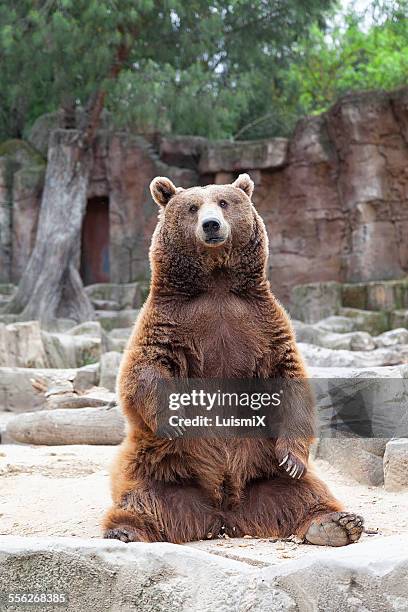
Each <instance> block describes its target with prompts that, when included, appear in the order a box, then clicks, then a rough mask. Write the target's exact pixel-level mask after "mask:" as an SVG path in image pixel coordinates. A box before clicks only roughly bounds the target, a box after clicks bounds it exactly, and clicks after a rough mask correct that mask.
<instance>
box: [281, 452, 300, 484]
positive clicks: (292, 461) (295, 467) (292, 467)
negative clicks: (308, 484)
mask: <svg viewBox="0 0 408 612" xmlns="http://www.w3.org/2000/svg"><path fill="white" fill-rule="evenodd" d="M279 467H281V468H283V469H284V470H285V471H286V472H287V473H288V474H289V476H290V477H291V478H297V479H298V480H299V478H301V477H302V476H303V474H304V472H305V466H304V465H303V463H302V462H301V461H300V459H297V458H296V457H295V456H294V455H292V453H288V454H287V455H286V456H285V457H284V458H283V459H282V461H281V462H280V463H279Z"/></svg>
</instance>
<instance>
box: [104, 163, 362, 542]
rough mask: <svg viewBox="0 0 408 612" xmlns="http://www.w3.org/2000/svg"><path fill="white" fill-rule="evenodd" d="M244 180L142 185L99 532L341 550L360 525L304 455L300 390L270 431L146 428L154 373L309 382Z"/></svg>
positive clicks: (309, 411)
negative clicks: (146, 250) (138, 260)
mask: <svg viewBox="0 0 408 612" xmlns="http://www.w3.org/2000/svg"><path fill="white" fill-rule="evenodd" d="M253 187H254V185H253V182H252V180H251V179H250V177H249V176H248V175H247V174H242V175H240V176H239V177H238V178H237V180H236V181H235V182H233V183H232V184H230V185H207V186H205V187H192V188H189V189H182V188H176V187H175V186H174V185H173V183H172V182H171V181H170V180H169V179H167V178H163V177H158V178H156V179H154V180H153V181H152V183H151V186H150V189H151V193H152V196H153V199H154V200H155V201H156V203H157V204H158V205H159V207H160V213H159V220H158V224H157V227H156V229H155V231H154V235H153V239H152V244H151V248H150V263H151V270H152V280H151V288H150V294H149V297H148V299H147V301H146V303H145V304H144V306H143V308H142V310H141V312H140V315H139V317H138V320H137V322H136V325H135V327H134V330H133V333H132V336H131V338H130V340H129V342H128V345H127V348H126V351H125V354H124V357H123V361H122V364H121V368H120V372H119V377H118V397H119V403H120V405H121V408H122V410H123V412H124V415H125V417H126V420H127V434H126V439H125V440H124V442H123V443H122V445H121V447H120V450H119V454H118V457H117V460H116V462H115V463H114V466H113V469H112V497H113V507H112V508H111V509H110V510H109V511H108V513H107V515H106V516H105V518H104V522H103V528H104V537H106V538H116V539H119V540H122V541H124V542H130V541H132V542H134V541H142V542H157V541H167V542H175V543H182V542H188V541H193V540H200V539H206V538H217V537H219V536H221V535H222V534H226V535H227V536H229V537H243V536H244V535H250V536H253V537H258V538H285V537H288V536H290V535H296V536H298V537H299V538H302V540H303V541H305V542H308V543H312V544H318V545H330V546H343V545H346V544H349V543H351V542H356V541H357V540H358V539H359V538H360V535H361V533H362V531H363V519H362V518H361V517H359V516H357V515H356V514H353V513H351V512H345V511H344V510H343V508H342V505H341V504H340V503H339V501H337V500H336V499H335V498H334V497H333V495H332V494H331V493H330V491H329V490H328V488H327V486H326V485H325V484H324V483H323V482H322V481H321V480H320V479H319V478H318V477H317V476H316V474H314V473H313V468H312V466H311V465H310V463H309V448H310V445H311V443H312V442H313V438H314V419H315V410H314V405H313V399H312V395H311V394H302V395H301V397H300V398H297V397H295V394H293V397H292V398H291V399H290V401H289V402H286V403H285V404H284V406H283V412H282V414H283V421H284V427H283V430H282V435H279V436H275V437H269V438H268V437H231V438H217V437H216V438H214V437H200V438H198V437H196V438H191V437H183V436H175V437H173V438H172V439H168V438H164V437H159V436H158V435H156V425H157V411H158V393H159V392H158V388H159V384H160V382H161V381H163V380H165V381H166V380H168V381H171V380H172V379H174V378H203V379H235V378H240V379H252V378H258V379H269V378H274V377H279V378H281V379H284V380H292V379H293V380H296V379H302V380H303V379H306V378H307V376H306V372H305V367H304V365H303V363H302V359H301V357H300V354H299V351H298V349H297V346H296V342H295V338H294V332H293V330H292V326H291V323H290V320H289V318H288V316H287V314H286V313H285V311H284V309H283V307H282V306H281V305H280V304H279V302H278V301H277V300H276V299H275V297H274V296H273V294H272V292H271V289H270V284H269V281H268V280H267V276H266V264H267V256H268V239H267V235H266V230H265V226H264V223H263V221H262V219H261V218H260V216H259V215H258V213H257V212H256V210H255V208H254V205H253V204H252V202H251V196H252V192H253ZM178 433H180V432H178Z"/></svg>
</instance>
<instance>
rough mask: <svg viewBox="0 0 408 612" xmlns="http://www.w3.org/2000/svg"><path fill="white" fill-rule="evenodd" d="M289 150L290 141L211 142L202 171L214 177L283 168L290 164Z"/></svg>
mask: <svg viewBox="0 0 408 612" xmlns="http://www.w3.org/2000/svg"><path fill="white" fill-rule="evenodd" d="M287 149H288V140H287V139H286V138H269V139H267V140H250V141H241V142H234V141H231V140H218V141H215V142H207V146H206V147H205V149H204V151H203V152H202V155H201V158H200V163H199V171H200V173H201V174H210V173H214V172H215V173H216V172H239V171H247V170H250V169H251V168H254V169H266V168H268V169H269V168H280V167H282V166H283V165H284V164H285V163H286V158H287Z"/></svg>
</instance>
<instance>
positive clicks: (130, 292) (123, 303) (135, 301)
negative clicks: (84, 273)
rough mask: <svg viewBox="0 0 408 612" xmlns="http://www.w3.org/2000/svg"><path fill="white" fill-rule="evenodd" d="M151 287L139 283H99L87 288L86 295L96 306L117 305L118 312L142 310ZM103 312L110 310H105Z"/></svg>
mask: <svg viewBox="0 0 408 612" xmlns="http://www.w3.org/2000/svg"><path fill="white" fill-rule="evenodd" d="M148 290H149V286H148V284H147V283H145V282H137V283H122V284H115V283H97V284H96V285H88V286H87V287H85V293H86V294H87V295H88V297H89V298H90V300H91V302H92V303H94V304H96V306H97V305H98V304H101V303H104V302H105V303H107V304H109V303H112V304H117V307H118V308H117V309H118V310H124V309H132V308H140V307H141V306H142V305H143V302H144V301H145V299H146V297H147V293H148ZM103 310H109V308H104V309H103Z"/></svg>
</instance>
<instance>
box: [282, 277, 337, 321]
mask: <svg viewBox="0 0 408 612" xmlns="http://www.w3.org/2000/svg"><path fill="white" fill-rule="evenodd" d="M340 307H341V286H340V285H339V283H334V282H333V283H310V284H308V285H299V286H296V287H294V288H293V289H292V293H291V308H290V311H291V313H292V315H293V316H294V318H295V319H299V320H300V321H304V322H305V323H316V322H317V321H320V320H321V319H324V318H325V317H330V316H331V315H337V314H338V311H339V309H340Z"/></svg>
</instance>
